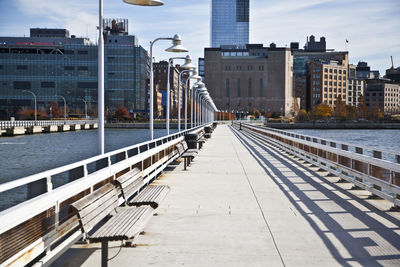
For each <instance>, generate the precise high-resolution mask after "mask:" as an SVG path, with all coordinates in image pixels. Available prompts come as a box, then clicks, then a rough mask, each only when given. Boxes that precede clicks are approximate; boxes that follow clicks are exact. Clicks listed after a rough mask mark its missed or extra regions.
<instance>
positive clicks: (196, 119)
mask: <svg viewBox="0 0 400 267" xmlns="http://www.w3.org/2000/svg"><path fill="white" fill-rule="evenodd" d="M197 84H198V86H199V87H198V88H197V89H196V91H195V92H194V103H195V106H194V126H197V125H198V122H199V116H198V114H199V113H200V105H199V103H198V102H199V100H198V97H197V93H201V92H206V91H207V89H206V88H205V87H204V83H203V82H201V81H199V82H197Z"/></svg>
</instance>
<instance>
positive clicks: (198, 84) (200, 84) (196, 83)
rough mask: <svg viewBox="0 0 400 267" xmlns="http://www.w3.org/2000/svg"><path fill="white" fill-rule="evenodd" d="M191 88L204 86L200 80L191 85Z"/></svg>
mask: <svg viewBox="0 0 400 267" xmlns="http://www.w3.org/2000/svg"><path fill="white" fill-rule="evenodd" d="M193 86H199V87H203V86H204V83H203V82H202V81H201V80H200V81H198V82H195V83H194V84H193Z"/></svg>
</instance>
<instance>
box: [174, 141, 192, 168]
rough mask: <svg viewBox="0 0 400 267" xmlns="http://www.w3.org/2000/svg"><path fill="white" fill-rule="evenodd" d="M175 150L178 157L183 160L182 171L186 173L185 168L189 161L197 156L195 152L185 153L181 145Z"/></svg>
mask: <svg viewBox="0 0 400 267" xmlns="http://www.w3.org/2000/svg"><path fill="white" fill-rule="evenodd" d="M176 149H177V150H178V153H179V155H180V157H182V158H183V160H184V170H185V171H186V167H187V166H189V164H190V162H191V160H192V159H194V157H195V156H197V152H186V150H185V149H184V147H183V144H182V143H179V144H178V145H176Z"/></svg>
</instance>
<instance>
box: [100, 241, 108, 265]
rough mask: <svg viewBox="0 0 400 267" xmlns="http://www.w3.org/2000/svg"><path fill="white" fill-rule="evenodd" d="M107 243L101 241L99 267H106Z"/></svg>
mask: <svg viewBox="0 0 400 267" xmlns="http://www.w3.org/2000/svg"><path fill="white" fill-rule="evenodd" d="M107 260H108V241H101V267H107Z"/></svg>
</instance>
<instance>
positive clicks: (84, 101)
mask: <svg viewBox="0 0 400 267" xmlns="http://www.w3.org/2000/svg"><path fill="white" fill-rule="evenodd" d="M80 100H82V101H83V103H85V120H87V118H88V116H87V101H86V100H85V99H84V98H80Z"/></svg>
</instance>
